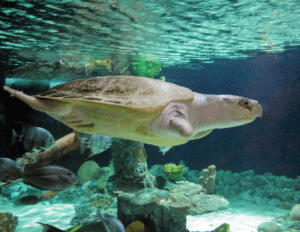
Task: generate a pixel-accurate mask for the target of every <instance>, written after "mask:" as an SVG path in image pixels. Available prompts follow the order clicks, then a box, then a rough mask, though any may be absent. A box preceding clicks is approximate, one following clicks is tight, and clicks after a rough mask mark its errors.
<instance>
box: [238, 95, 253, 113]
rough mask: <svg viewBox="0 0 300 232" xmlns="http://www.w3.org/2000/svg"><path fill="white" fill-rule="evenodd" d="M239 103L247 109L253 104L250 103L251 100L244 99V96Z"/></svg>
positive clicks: (250, 108)
mask: <svg viewBox="0 0 300 232" xmlns="http://www.w3.org/2000/svg"><path fill="white" fill-rule="evenodd" d="M239 105H240V106H242V107H244V108H246V109H248V110H252V107H253V105H252V104H251V102H250V101H249V100H248V99H246V98H243V99H241V100H240V101H239Z"/></svg>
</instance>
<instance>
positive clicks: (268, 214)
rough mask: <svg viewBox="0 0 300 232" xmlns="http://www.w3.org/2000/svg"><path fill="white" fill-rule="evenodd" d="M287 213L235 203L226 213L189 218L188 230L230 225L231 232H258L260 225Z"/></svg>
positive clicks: (206, 229)
mask: <svg viewBox="0 0 300 232" xmlns="http://www.w3.org/2000/svg"><path fill="white" fill-rule="evenodd" d="M287 212H289V211H287V210H283V209H278V208H274V207H269V206H258V205H250V204H249V203H245V202H244V203H243V202H235V203H231V204H230V205H229V207H228V209H227V210H224V211H220V212H217V213H210V214H205V215H199V216H187V229H189V231H190V232H203V231H212V230H214V229H215V228H217V227H218V226H220V225H222V224H223V223H228V224H229V225H230V232H257V227H258V225H259V224H260V223H262V222H269V221H271V220H272V219H274V217H276V216H280V215H282V214H284V213H287Z"/></svg>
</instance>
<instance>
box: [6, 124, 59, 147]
mask: <svg viewBox="0 0 300 232" xmlns="http://www.w3.org/2000/svg"><path fill="white" fill-rule="evenodd" d="M12 134H13V135H12V144H11V145H12V146H13V145H14V144H15V143H17V142H20V143H22V144H23V148H24V150H25V151H44V150H48V149H50V148H52V147H53V146H54V145H55V139H54V138H53V136H52V134H51V133H50V132H49V131H47V130H45V129H44V128H41V127H35V126H31V125H28V124H23V128H22V131H21V133H20V134H19V135H18V134H17V133H16V131H15V130H14V129H12Z"/></svg>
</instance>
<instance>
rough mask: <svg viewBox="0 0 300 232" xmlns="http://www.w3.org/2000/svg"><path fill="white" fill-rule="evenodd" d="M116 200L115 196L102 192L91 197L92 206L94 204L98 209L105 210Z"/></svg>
mask: <svg viewBox="0 0 300 232" xmlns="http://www.w3.org/2000/svg"><path fill="white" fill-rule="evenodd" d="M114 201H115V198H114V197H111V196H107V195H101V194H97V195H94V196H92V197H90V198H89V203H90V206H93V207H95V208H96V209H98V210H105V209H107V208H109V207H110V206H111V205H112V203H113V202H114Z"/></svg>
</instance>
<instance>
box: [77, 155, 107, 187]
mask: <svg viewBox="0 0 300 232" xmlns="http://www.w3.org/2000/svg"><path fill="white" fill-rule="evenodd" d="M100 175H101V168H100V167H99V165H98V164H97V163H96V162H95V161H92V160H89V161H86V162H84V163H83V164H82V165H81V166H80V168H79V170H78V173H77V176H78V180H79V182H80V184H84V183H85V182H87V181H92V180H96V179H98V178H99V177H100Z"/></svg>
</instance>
